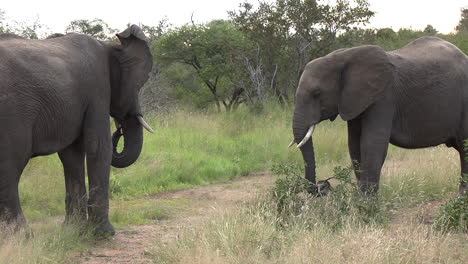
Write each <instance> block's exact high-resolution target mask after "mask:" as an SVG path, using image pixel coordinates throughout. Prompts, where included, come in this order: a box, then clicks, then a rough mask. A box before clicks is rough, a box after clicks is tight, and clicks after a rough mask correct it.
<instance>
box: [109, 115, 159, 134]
mask: <svg viewBox="0 0 468 264" xmlns="http://www.w3.org/2000/svg"><path fill="white" fill-rule="evenodd" d="M135 118H136V119H137V120H138V123H140V125H141V126H142V127H144V128H145V129H146V130H147V131H148V132H150V133H151V134H154V129H153V128H152V127H151V126H150V125H148V123H146V121H145V119H144V118H143V115H141V114H138V115H135ZM114 123H115V128H116V129H117V130H116V131H115V132H114V134H119V133H120V134H121V135H120V136H122V135H123V131H122V130H123V127H122V123H123V122H122V121H121V120H120V119H118V118H114Z"/></svg>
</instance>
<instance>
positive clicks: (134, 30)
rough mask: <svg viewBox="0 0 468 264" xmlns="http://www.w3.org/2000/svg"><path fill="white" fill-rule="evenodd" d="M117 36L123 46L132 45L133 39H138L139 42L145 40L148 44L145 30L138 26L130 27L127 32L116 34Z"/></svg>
mask: <svg viewBox="0 0 468 264" xmlns="http://www.w3.org/2000/svg"><path fill="white" fill-rule="evenodd" d="M116 36H117V37H118V38H119V40H120V42H121V43H122V45H124V46H127V45H129V44H130V43H131V39H132V38H137V39H139V40H143V41H144V42H146V43H147V42H148V39H147V38H146V36H145V34H144V33H143V30H141V28H140V27H139V26H137V25H131V26H130V27H128V28H127V29H126V30H124V31H123V32H120V33H118V34H116Z"/></svg>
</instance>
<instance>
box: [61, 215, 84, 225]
mask: <svg viewBox="0 0 468 264" xmlns="http://www.w3.org/2000/svg"><path fill="white" fill-rule="evenodd" d="M86 224H87V219H86V215H84V216H83V215H67V216H65V220H64V221H63V224H62V225H63V226H72V227H73V226H76V227H84V226H86Z"/></svg>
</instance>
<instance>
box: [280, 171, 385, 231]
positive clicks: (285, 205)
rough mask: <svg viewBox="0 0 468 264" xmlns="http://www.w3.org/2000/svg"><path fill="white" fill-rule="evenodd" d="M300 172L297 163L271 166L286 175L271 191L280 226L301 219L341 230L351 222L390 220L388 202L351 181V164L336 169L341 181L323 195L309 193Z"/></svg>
mask: <svg viewBox="0 0 468 264" xmlns="http://www.w3.org/2000/svg"><path fill="white" fill-rule="evenodd" d="M301 171H302V168H301V166H297V165H276V166H275V167H274V168H273V169H272V172H273V173H274V174H277V175H283V176H284V177H283V178H280V179H278V180H277V181H276V182H275V186H274V188H273V190H272V202H273V203H274V204H275V205H276V211H277V212H276V213H277V218H278V219H277V221H278V224H279V226H280V227H287V226H290V225H294V224H295V223H296V222H297V221H300V222H301V224H305V225H307V226H309V227H314V226H317V225H325V226H327V227H329V228H331V229H333V230H338V229H340V228H341V227H343V226H346V225H349V224H352V225H363V224H364V225H367V224H382V223H384V220H385V219H388V217H387V215H388V214H387V210H386V206H385V203H384V202H383V201H382V200H380V199H378V197H376V196H375V197H373V196H366V195H363V194H362V193H360V191H359V188H358V186H357V184H356V183H355V182H353V181H352V180H351V174H352V171H353V168H352V166H350V167H344V168H343V167H335V168H334V178H335V179H336V180H338V181H339V182H338V184H336V185H335V186H334V187H333V188H332V189H331V190H330V191H329V192H328V195H326V196H323V197H316V196H312V195H310V194H309V193H308V192H307V190H309V189H310V185H311V183H310V182H308V181H307V180H306V179H304V178H302V175H301Z"/></svg>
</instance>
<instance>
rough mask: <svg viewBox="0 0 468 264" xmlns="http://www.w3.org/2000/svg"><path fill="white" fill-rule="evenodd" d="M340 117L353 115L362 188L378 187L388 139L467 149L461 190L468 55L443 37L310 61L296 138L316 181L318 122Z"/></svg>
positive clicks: (467, 130) (352, 139)
mask: <svg viewBox="0 0 468 264" xmlns="http://www.w3.org/2000/svg"><path fill="white" fill-rule="evenodd" d="M337 115H340V116H341V118H342V119H343V120H345V121H347V125H348V148H349V154H350V156H351V160H352V161H353V163H354V164H355V165H356V166H355V174H356V177H357V180H358V185H359V186H360V189H361V190H362V191H363V192H365V193H376V192H377V191H378V188H379V179H380V173H381V169H382V166H383V163H384V160H385V157H386V155H387V149H388V144H389V143H392V144H393V145H396V146H399V147H403V148H409V149H414V148H425V147H431V146H436V145H439V144H446V145H447V146H448V147H453V148H455V149H456V150H457V151H458V152H459V154H460V162H461V175H462V180H461V183H460V193H463V192H465V191H466V188H467V183H466V179H465V180H464V179H463V174H466V173H468V161H467V160H466V157H467V150H466V149H465V148H464V141H465V140H466V139H468V57H467V56H466V55H465V54H464V53H463V52H462V51H461V50H460V49H458V48H457V47H455V46H454V45H452V44H450V43H449V42H447V41H445V40H442V39H440V38H437V37H423V38H419V39H417V40H414V41H413V42H411V43H409V44H408V45H406V46H404V47H403V48H401V49H398V50H394V51H390V52H385V51H384V50H383V49H382V48H380V47H378V46H359V47H354V48H347V49H340V50H336V51H334V52H332V53H330V54H328V55H327V56H324V57H321V58H318V59H315V60H313V61H311V62H309V63H308V64H307V65H306V67H305V69H304V72H303V74H302V76H301V79H300V81H299V86H298V88H297V91H296V105H295V111H294V118H293V132H294V141H293V142H292V143H294V142H296V143H298V147H300V149H301V152H302V155H303V158H304V161H305V164H306V165H305V174H306V176H305V177H306V178H307V179H308V180H310V181H311V182H313V183H315V156H314V155H315V153H314V147H313V142H312V139H311V136H312V132H313V130H314V127H315V126H316V125H317V124H318V123H320V122H321V121H323V120H327V119H330V120H332V121H333V120H334V119H335V118H336V117H337Z"/></svg>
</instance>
